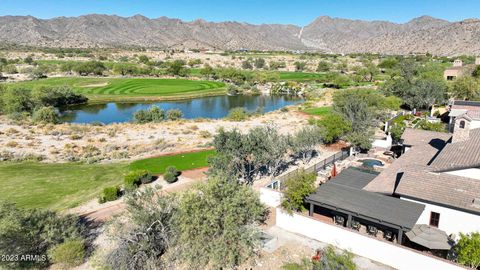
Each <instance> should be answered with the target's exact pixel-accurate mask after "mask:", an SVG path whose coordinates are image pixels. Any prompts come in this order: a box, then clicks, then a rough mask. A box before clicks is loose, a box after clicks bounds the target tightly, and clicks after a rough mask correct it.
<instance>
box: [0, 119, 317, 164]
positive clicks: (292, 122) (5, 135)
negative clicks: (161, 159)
mask: <svg viewBox="0 0 480 270" xmlns="http://www.w3.org/2000/svg"><path fill="white" fill-rule="evenodd" d="M307 119H308V116H306V115H304V114H301V113H299V112H295V111H289V112H281V111H275V112H271V113H267V114H264V115H262V116H258V117H253V118H251V119H249V120H247V121H243V122H233V121H228V120H224V119H219V120H209V119H197V120H181V121H168V122H163V123H150V124H133V123H122V124H110V125H105V126H94V125H83V124H61V125H30V124H24V125H19V124H14V123H11V122H10V121H9V120H8V119H6V118H5V117H3V118H0V149H1V150H0V160H22V159H24V158H25V157H26V156H29V155H30V156H38V157H42V159H43V161H44V162H68V161H85V162H99V161H120V160H132V159H138V158H144V157H147V156H152V155H159V154H162V153H166V152H172V151H188V150H191V149H196V148H205V147H206V145H207V144H208V143H209V142H210V141H211V139H212V137H213V135H214V134H215V133H216V132H217V130H218V129H219V128H224V129H227V130H230V129H233V128H237V129H239V130H240V131H242V132H247V131H248V130H250V129H251V128H253V127H256V126H261V125H265V124H271V125H274V126H276V127H277V128H278V129H279V131H280V132H281V133H283V134H287V133H293V132H295V131H296V130H298V129H299V128H300V127H302V126H304V125H306V124H307Z"/></svg>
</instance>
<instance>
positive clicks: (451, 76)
mask: <svg viewBox="0 0 480 270" xmlns="http://www.w3.org/2000/svg"><path fill="white" fill-rule="evenodd" d="M475 65H476V66H478V65H480V57H477V58H476V59H475ZM471 66H472V65H466V66H464V65H463V62H462V60H460V59H457V60H455V61H453V66H452V67H450V68H447V69H445V71H444V72H443V77H444V78H445V80H447V81H452V80H455V79H456V78H458V77H461V76H462V75H463V74H465V72H467V70H469V67H471Z"/></svg>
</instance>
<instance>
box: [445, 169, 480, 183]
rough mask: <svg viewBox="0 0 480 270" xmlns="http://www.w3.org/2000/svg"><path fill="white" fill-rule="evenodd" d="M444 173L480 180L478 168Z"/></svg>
mask: <svg viewBox="0 0 480 270" xmlns="http://www.w3.org/2000/svg"><path fill="white" fill-rule="evenodd" d="M445 173H448V174H453V175H457V176H463V177H468V178H473V179H478V180H480V168H469V169H464V170H456V171H450V172H445Z"/></svg>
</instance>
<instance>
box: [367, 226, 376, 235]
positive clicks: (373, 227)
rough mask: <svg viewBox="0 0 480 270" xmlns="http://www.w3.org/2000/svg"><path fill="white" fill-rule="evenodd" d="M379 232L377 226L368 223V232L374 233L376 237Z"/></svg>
mask: <svg viewBox="0 0 480 270" xmlns="http://www.w3.org/2000/svg"><path fill="white" fill-rule="evenodd" d="M377 233H378V229H377V227H375V226H372V225H368V234H370V235H373V236H375V237H376V236H377Z"/></svg>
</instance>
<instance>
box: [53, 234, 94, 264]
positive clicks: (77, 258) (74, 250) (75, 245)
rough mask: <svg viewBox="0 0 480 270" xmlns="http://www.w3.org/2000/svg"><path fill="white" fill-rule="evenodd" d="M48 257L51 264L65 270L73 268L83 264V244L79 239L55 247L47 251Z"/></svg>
mask: <svg viewBox="0 0 480 270" xmlns="http://www.w3.org/2000/svg"><path fill="white" fill-rule="evenodd" d="M48 257H49V258H50V260H51V261H52V262H53V263H58V264H61V265H62V266H65V267H67V268H71V267H75V266H78V265H80V264H82V262H83V258H84V257H85V244H84V242H83V240H81V239H72V240H67V241H65V242H63V243H62V244H59V245H56V246H54V247H53V248H51V249H50V250H49V251H48Z"/></svg>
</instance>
